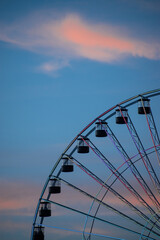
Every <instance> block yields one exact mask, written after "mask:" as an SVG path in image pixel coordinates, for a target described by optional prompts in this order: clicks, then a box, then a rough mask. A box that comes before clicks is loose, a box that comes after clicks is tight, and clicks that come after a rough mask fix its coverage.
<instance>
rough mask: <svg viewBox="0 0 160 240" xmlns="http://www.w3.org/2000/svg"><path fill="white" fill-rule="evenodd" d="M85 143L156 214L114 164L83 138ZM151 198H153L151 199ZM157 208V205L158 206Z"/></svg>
mask: <svg viewBox="0 0 160 240" xmlns="http://www.w3.org/2000/svg"><path fill="white" fill-rule="evenodd" d="M81 138H82V140H83V141H85V143H86V144H87V145H88V146H89V147H90V148H91V150H92V151H93V152H94V153H95V154H96V156H98V157H99V158H100V159H101V161H102V162H103V163H104V164H105V165H106V166H107V167H108V168H109V170H110V171H111V172H112V173H113V174H114V175H115V176H116V178H117V179H118V180H119V181H120V182H121V183H122V184H123V185H124V186H125V187H126V188H127V190H128V191H129V192H130V193H131V194H132V195H133V196H134V197H136V199H137V200H138V201H139V202H140V203H141V204H142V205H143V206H145V207H146V208H147V209H149V211H150V212H151V214H154V213H155V211H154V210H153V209H152V208H151V207H150V206H149V204H148V203H147V202H146V201H145V200H144V199H143V198H142V196H141V195H140V194H139V193H138V192H137V191H136V190H135V188H134V187H133V186H132V185H131V184H130V183H129V182H128V181H127V180H126V179H125V178H124V177H123V175H122V174H121V173H119V171H118V170H117V169H116V168H115V167H114V166H113V164H112V163H111V162H110V161H109V160H108V159H107V158H106V157H105V156H104V155H103V154H102V153H101V151H100V150H99V149H98V148H97V147H96V146H95V145H94V144H93V142H92V141H91V140H90V143H91V145H89V144H88V143H87V142H86V140H85V139H84V138H83V137H81ZM150 198H151V197H150ZM156 206H157V205H156Z"/></svg>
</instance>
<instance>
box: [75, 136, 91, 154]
mask: <svg viewBox="0 0 160 240" xmlns="http://www.w3.org/2000/svg"><path fill="white" fill-rule="evenodd" d="M77 141H78V143H77V152H78V153H89V139H88V138H87V137H83V139H82V138H78V139H77Z"/></svg>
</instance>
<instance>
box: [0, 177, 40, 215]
mask: <svg viewBox="0 0 160 240" xmlns="http://www.w3.org/2000/svg"><path fill="white" fill-rule="evenodd" d="M0 191H1V196H0V212H1V214H3V215H18V216H33V214H34V211H35V207H36V204H37V199H38V197H39V196H38V193H40V186H39V185H38V184H31V183H30V184H29V183H25V182H24V183H22V182H18V181H15V182H14V181H13V182H12V181H9V180H8V181H7V180H1V183H0Z"/></svg>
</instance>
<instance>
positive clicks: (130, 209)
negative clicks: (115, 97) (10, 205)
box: [31, 89, 160, 240]
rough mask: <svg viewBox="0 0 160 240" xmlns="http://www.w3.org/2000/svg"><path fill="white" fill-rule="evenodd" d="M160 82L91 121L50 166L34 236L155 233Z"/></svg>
mask: <svg viewBox="0 0 160 240" xmlns="http://www.w3.org/2000/svg"><path fill="white" fill-rule="evenodd" d="M159 109H160V89H157V90H153V91H149V92H145V93H142V94H139V95H137V96H134V97H132V98H129V99H127V100H125V101H122V102H121V103H119V104H116V105H115V106H113V107H111V108H110V109H108V110H106V111H105V112H104V113H102V114H101V115H99V116H98V117H96V118H95V119H94V120H93V121H92V122H91V123H89V124H88V125H87V126H86V127H85V128H84V129H83V130H82V131H81V132H80V133H79V134H77V136H76V137H75V138H74V139H73V140H72V141H71V143H70V144H69V145H68V146H67V148H66V149H65V150H64V152H63V153H62V154H61V156H60V157H59V159H58V160H57V161H56V162H55V164H54V166H53V169H52V170H51V172H50V174H49V176H48V178H47V180H46V182H45V184H44V187H43V189H42V193H41V195H40V197H39V201H38V204H37V208H36V211H35V216H34V219H33V226H32V232H31V240H44V239H45V240H51V239H56V240H67V239H70V240H72V239H74V240H75V239H77V240H79V239H81V240H96V239H98V240H101V239H109V240H110V239H112V240H158V239H160V137H159V134H158V132H159V131H160V110H159Z"/></svg>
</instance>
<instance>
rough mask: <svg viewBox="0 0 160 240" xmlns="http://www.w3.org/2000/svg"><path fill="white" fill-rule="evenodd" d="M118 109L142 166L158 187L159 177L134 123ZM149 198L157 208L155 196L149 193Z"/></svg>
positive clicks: (159, 183)
mask: <svg viewBox="0 0 160 240" xmlns="http://www.w3.org/2000/svg"><path fill="white" fill-rule="evenodd" d="M119 111H120V112H121V115H122V117H123V119H124V122H125V124H126V126H127V128H128V130H129V133H130V135H131V138H132V140H133V142H134V144H135V146H136V148H137V150H138V152H139V155H140V156H141V158H142V162H143V164H144V166H145V168H146V170H147V172H148V174H149V176H150V179H151V180H152V182H153V185H154V186H156V189H157V188H159V187H160V182H159V179H158V177H157V175H156V172H155V171H154V168H153V166H152V164H151V161H150V159H149V157H148V155H147V153H146V151H145V148H144V146H143V144H142V142H141V140H140V137H139V135H138V133H137V131H136V129H135V127H134V125H133V122H132V120H131V118H130V116H129V114H128V122H127V121H126V119H125V117H124V115H123V112H122V110H121V108H120V106H119ZM150 198H152V201H153V202H154V203H155V204H156V206H157V207H158V208H159V207H160V203H159V202H158V200H157V199H156V197H155V196H153V195H152V194H150Z"/></svg>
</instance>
